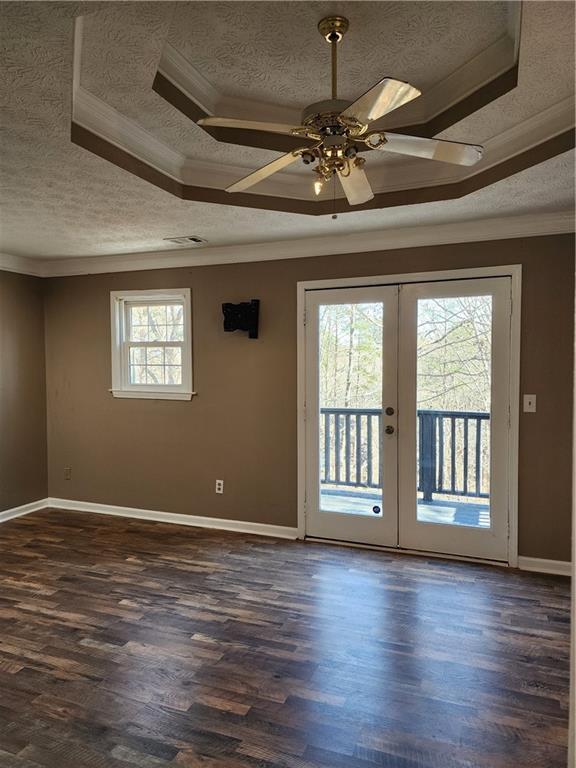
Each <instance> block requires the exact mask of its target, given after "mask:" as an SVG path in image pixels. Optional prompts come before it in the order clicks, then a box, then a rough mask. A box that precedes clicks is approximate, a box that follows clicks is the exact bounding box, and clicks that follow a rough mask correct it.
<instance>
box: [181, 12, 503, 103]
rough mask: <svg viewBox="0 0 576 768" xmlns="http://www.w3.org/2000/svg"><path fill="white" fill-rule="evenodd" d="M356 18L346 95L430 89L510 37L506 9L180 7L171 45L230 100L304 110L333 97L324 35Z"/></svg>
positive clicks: (344, 68)
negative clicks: (340, 20) (390, 80)
mask: <svg viewBox="0 0 576 768" xmlns="http://www.w3.org/2000/svg"><path fill="white" fill-rule="evenodd" d="M334 13H341V14H342V15H345V16H347V17H349V18H350V22H351V23H350V29H349V31H348V33H347V34H346V36H345V38H344V41H343V43H342V45H341V46H340V48H339V59H340V62H339V64H340V66H339V71H340V78H339V79H340V84H339V91H340V93H339V96H340V98H343V99H349V100H353V99H355V98H357V97H358V96H359V95H361V94H362V93H363V92H364V91H366V90H367V89H368V88H369V87H370V86H371V85H373V84H374V83H375V82H377V81H378V80H380V79H381V78H382V77H384V76H385V75H389V76H393V77H398V78H400V79H402V80H408V81H409V82H411V83H412V84H413V85H415V86H417V87H418V88H420V89H421V90H425V89H426V88H429V87H431V86H432V85H433V84H434V83H436V82H438V81H439V80H442V79H444V78H445V77H447V76H448V75H449V74H451V73H452V72H454V71H455V70H456V69H458V68H459V67H460V66H461V65H462V63H463V62H466V61H468V60H470V59H472V58H473V57H474V56H476V55H477V54H478V53H480V52H481V51H483V50H484V49H485V48H487V47H488V46H489V45H490V44H491V43H493V42H494V41H495V40H497V39H498V38H499V37H501V36H502V35H503V34H506V31H507V4H506V3H503V2H482V3H478V2H476V3H474V2H472V3H462V2H380V3H375V2H362V3H353V4H351V3H349V2H336V3H332V2H319V3H302V2H241V3H238V2H229V3H219V2H217V3H211V2H200V3H192V4H190V3H180V4H178V5H177V7H176V9H175V11H174V20H173V23H172V25H171V27H170V32H169V35H168V42H169V43H171V44H172V45H173V46H174V47H175V48H176V49H177V50H178V51H180V53H182V55H183V56H184V57H185V58H186V59H187V60H188V61H189V62H190V63H191V64H192V65H193V66H194V67H196V68H197V69H198V70H199V71H200V72H201V73H202V75H203V76H204V77H206V78H207V80H208V81H209V82H210V83H211V84H212V85H214V86H215V87H216V88H217V89H218V90H219V91H220V92H221V93H223V94H226V95H228V96H233V97H237V98H249V99H255V100H257V101H264V102H269V101H274V102H276V103H278V104H282V105H284V106H290V107H296V108H298V109H302V108H303V107H304V106H305V105H306V104H311V103H312V102H315V101H320V100H321V99H326V98H330V47H329V46H328V45H327V44H326V43H325V42H324V40H322V38H321V36H320V35H319V33H318V30H317V29H316V25H317V24H318V21H319V20H320V19H321V18H322V17H323V16H327V15H332V14H334Z"/></svg>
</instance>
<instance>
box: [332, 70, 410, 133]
mask: <svg viewBox="0 0 576 768" xmlns="http://www.w3.org/2000/svg"><path fill="white" fill-rule="evenodd" d="M420 93H421V92H420V91H419V90H418V88H414V86H413V85H410V83H404V82H402V81H401V80H394V79H393V78H391V77H385V78H384V79H383V80H380V82H379V83H376V85H373V86H372V88H370V90H369V91H366V93H364V94H363V95H362V96H360V98H359V99H356V101H355V102H354V103H353V104H350V106H349V107H347V108H346V109H345V110H344V112H342V117H348V118H356V120H359V121H360V122H361V123H371V122H372V121H373V120H378V118H380V117H383V116H384V115H387V114H388V112H392V111H393V110H394V109H398V107H401V106H402V105H403V104H408V102H409V101H412V99H415V98H417V97H418V96H420Z"/></svg>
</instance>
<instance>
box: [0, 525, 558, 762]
mask: <svg viewBox="0 0 576 768" xmlns="http://www.w3.org/2000/svg"><path fill="white" fill-rule="evenodd" d="M0 582H1V583H0V587H1V592H0V690H1V691H2V693H1V695H0V765H1V766H2V768H376V767H378V768H382V766H388V767H389V768H519V767H520V766H530V768H565V766H566V742H567V726H568V687H569V671H568V665H569V615H570V588H569V582H568V580H567V579H566V580H564V579H561V578H559V577H551V576H541V575H537V574H528V573H521V572H518V571H509V570H506V569H503V568H490V567H488V566H481V565H473V564H468V563H457V562H451V561H441V560H432V559H429V560H427V559H426V558H423V557H421V558H416V557H410V556H407V555H397V554H385V553H381V552H371V551H363V550H356V549H346V548H341V547H334V546H329V545H322V544H313V543H305V542H296V541H286V540H275V539H266V538H261V537H256V536H247V535H239V534H232V533H225V532H217V531H210V530H202V529H194V528H185V527H181V526H176V525H166V524H161V523H146V522H142V521H137V520H127V519H122V518H114V517H106V516H103V515H95V514H87V513H75V512H59V511H45V512H37V513H34V514H31V515H28V516H26V517H21V518H19V519H16V520H11V521H9V522H7V523H4V524H2V525H1V526H0Z"/></svg>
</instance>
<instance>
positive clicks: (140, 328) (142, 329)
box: [130, 325, 148, 341]
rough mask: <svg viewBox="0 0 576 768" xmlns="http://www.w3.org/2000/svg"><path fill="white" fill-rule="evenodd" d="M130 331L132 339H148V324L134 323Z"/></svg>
mask: <svg viewBox="0 0 576 768" xmlns="http://www.w3.org/2000/svg"><path fill="white" fill-rule="evenodd" d="M130 331H131V333H130V341H148V326H147V325H133V326H131V328H130Z"/></svg>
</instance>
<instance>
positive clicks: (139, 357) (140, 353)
mask: <svg viewBox="0 0 576 768" xmlns="http://www.w3.org/2000/svg"><path fill="white" fill-rule="evenodd" d="M130 365H146V347H130Z"/></svg>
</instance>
